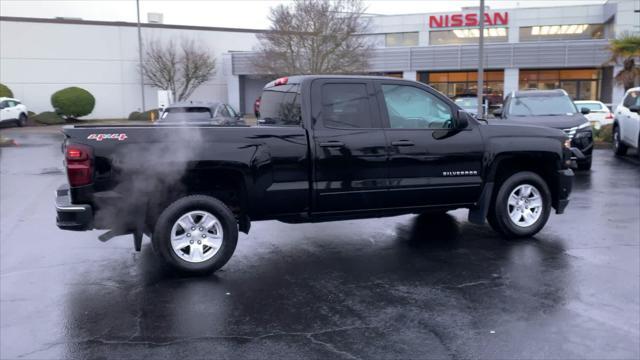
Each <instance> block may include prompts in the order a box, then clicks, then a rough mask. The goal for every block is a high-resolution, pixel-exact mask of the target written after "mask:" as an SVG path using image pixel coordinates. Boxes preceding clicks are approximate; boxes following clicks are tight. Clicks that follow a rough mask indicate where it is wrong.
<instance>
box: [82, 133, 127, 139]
mask: <svg viewBox="0 0 640 360" xmlns="http://www.w3.org/2000/svg"><path fill="white" fill-rule="evenodd" d="M126 138H127V134H91V135H89V136H87V139H89V140H96V141H102V140H118V141H122V140H124V139H126Z"/></svg>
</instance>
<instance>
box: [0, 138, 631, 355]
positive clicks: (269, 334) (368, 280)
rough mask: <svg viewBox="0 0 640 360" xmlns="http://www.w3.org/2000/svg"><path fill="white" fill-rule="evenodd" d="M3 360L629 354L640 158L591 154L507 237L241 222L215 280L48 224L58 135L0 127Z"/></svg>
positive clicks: (443, 227) (443, 226)
mask: <svg viewBox="0 0 640 360" xmlns="http://www.w3.org/2000/svg"><path fill="white" fill-rule="evenodd" d="M2 132H3V134H4V135H5V136H10V137H12V138H14V139H15V140H16V142H17V143H18V146H17V147H11V148H1V149H0V186H1V188H0V196H1V197H2V203H1V208H0V211H1V214H0V222H1V223H0V240H1V242H0V300H1V303H0V304H1V305H0V306H1V307H0V312H1V313H0V315H1V316H0V327H1V328H0V343H1V345H2V346H1V350H2V352H1V354H0V357H1V358H3V359H5V358H10V359H14V358H21V359H49V358H56V359H57V358H71V359H85V358H98V357H99V358H119V359H122V358H142V357H150V358H167V359H173V358H179V357H190V358H238V357H243V358H317V359H326V358H340V359H342V358H344V359H368V358H385V359H387V358H438V359H459V358H501V359H507V358H508V359H511V358H524V359H568V358H589V359H636V358H639V357H640V161H639V160H638V158H637V157H635V155H630V156H627V157H625V158H615V157H614V156H613V153H612V152H611V151H610V150H596V151H595V153H594V164H593V170H592V171H591V172H590V173H589V172H586V173H585V172H583V173H578V174H577V175H576V178H575V184H574V192H573V194H572V197H571V203H570V204H569V207H568V208H567V211H566V213H565V214H564V215H561V216H559V215H552V216H551V218H550V220H549V223H548V224H547V226H546V227H545V228H544V229H543V231H542V232H540V233H539V234H538V235H537V236H536V238H535V239H529V240H526V241H520V242H506V241H504V240H502V239H500V238H499V237H498V236H497V235H496V234H495V233H494V232H493V231H492V230H491V229H490V228H489V227H488V226H476V225H472V224H469V223H468V222H467V221H466V215H467V212H466V211H454V212H450V213H449V214H448V215H446V216H444V217H442V216H440V217H435V218H428V217H416V216H400V217H393V218H384V219H370V220H358V221H343V222H333V223H322V224H303V225H288V224H283V223H279V222H274V221H269V222H258V223H254V224H253V226H252V229H251V232H250V234H249V235H244V234H243V235H241V237H240V239H239V242H238V248H237V250H236V253H235V255H234V257H233V258H232V259H231V261H230V262H229V263H228V264H227V265H226V266H225V267H224V268H223V270H222V271H219V272H217V273H216V274H215V275H212V276H208V277H199V278H189V277H180V276H177V275H175V274H173V273H171V272H170V271H169V270H166V269H164V268H163V267H162V266H161V264H160V263H159V260H157V259H156V257H155V256H154V254H153V251H152V249H151V246H150V244H149V242H148V239H145V242H144V244H143V249H142V252H140V253H136V252H135V251H134V250H133V244H132V239H131V237H130V236H126V237H119V238H115V239H113V240H111V241H109V242H107V243H101V242H99V241H98V240H97V236H98V235H99V234H100V232H97V231H94V232H78V233H74V232H67V231H60V230H58V229H57V228H56V226H55V211H54V207H53V196H54V190H55V189H56V188H57V186H58V185H59V184H61V183H63V182H64V181H65V175H64V173H63V169H62V154H61V152H60V141H61V135H60V134H59V133H58V132H57V129H56V128H51V127H43V128H23V129H3V130H2Z"/></svg>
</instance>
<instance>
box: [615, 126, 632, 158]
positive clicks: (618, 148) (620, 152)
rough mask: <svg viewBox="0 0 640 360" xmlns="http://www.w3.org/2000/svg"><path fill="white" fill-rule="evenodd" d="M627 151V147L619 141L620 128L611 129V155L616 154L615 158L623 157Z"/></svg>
mask: <svg viewBox="0 0 640 360" xmlns="http://www.w3.org/2000/svg"><path fill="white" fill-rule="evenodd" d="M627 150H629V147H628V146H627V145H625V144H624V143H623V142H622V140H621V139H620V127H619V126H614V127H613V153H614V154H616V156H624V155H626V154H627Z"/></svg>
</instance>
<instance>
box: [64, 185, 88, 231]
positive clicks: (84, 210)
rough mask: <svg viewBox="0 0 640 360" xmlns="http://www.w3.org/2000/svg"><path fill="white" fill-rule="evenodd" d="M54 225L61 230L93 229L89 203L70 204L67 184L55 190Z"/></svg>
mask: <svg viewBox="0 0 640 360" xmlns="http://www.w3.org/2000/svg"><path fill="white" fill-rule="evenodd" d="M56 213H57V216H56V225H58V227H59V228H60V229H62V230H73V231H85V230H91V229H93V209H92V208H91V205H86V204H72V203H71V196H70V195H69V186H68V185H61V186H60V187H59V188H58V190H56Z"/></svg>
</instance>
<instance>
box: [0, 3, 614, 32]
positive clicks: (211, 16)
mask: <svg viewBox="0 0 640 360" xmlns="http://www.w3.org/2000/svg"><path fill="white" fill-rule="evenodd" d="M288 2H289V1H272V0H258V1H255V0H235V1H225V0H183V1H178V0H173V1H169V0H141V1H140V13H141V20H142V21H143V22H146V19H147V16H146V14H147V13H149V12H159V13H163V14H164V23H165V24H179V25H202V26H219V27H235V28H253V29H262V28H268V27H269V22H268V20H267V15H268V14H269V8H270V7H271V6H274V5H277V4H282V3H288ZM604 2H605V0H519V1H515V0H486V5H487V6H490V7H491V8H494V9H497V8H513V7H540V6H562V5H578V4H602V3H604ZM365 4H366V6H367V9H368V10H367V12H368V13H372V14H384V15H394V14H412V13H427V12H445V11H455V10H459V9H460V8H461V7H463V6H477V5H478V4H479V1H478V0H475V1H467V0H449V1H441V0H427V1H425V0H422V1H417V0H413V1H407V0H393V1H392V0H373V1H365ZM0 15H2V16H24V17H41V18H52V17H57V16H63V17H79V18H83V19H85V20H106V21H132V22H134V21H135V20H136V2H135V0H62V1H60V0H36V1H32V0H1V1H0Z"/></svg>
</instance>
